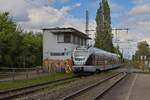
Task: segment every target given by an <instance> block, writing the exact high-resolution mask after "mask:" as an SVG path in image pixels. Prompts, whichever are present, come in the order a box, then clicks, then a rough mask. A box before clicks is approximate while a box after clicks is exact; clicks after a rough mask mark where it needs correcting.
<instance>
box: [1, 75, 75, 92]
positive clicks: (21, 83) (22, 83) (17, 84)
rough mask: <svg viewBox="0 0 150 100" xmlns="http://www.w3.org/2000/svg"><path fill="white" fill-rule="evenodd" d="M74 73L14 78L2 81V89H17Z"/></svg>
mask: <svg viewBox="0 0 150 100" xmlns="http://www.w3.org/2000/svg"><path fill="white" fill-rule="evenodd" d="M71 76H73V74H71V73H70V74H64V73H56V74H53V75H50V74H49V75H44V76H40V77H36V78H32V79H23V80H14V81H7V82H0V91H3V90H8V89H16V88H21V87H26V86H30V85H34V84H39V83H44V82H48V81H54V80H59V79H62V78H66V77H71Z"/></svg>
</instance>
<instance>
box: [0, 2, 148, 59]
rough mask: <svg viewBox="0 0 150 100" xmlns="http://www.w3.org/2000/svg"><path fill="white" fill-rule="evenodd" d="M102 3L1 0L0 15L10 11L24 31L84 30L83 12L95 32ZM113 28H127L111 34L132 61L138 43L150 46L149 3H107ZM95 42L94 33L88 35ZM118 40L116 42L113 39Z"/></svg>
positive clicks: (90, 27)
mask: <svg viewBox="0 0 150 100" xmlns="http://www.w3.org/2000/svg"><path fill="white" fill-rule="evenodd" d="M100 1H101V0H0V12H5V11H9V12H10V15H11V17H12V18H13V21H15V22H16V23H17V24H18V25H19V26H21V27H22V28H23V29H24V30H25V31H40V30H41V29H42V28H45V27H74V28H76V29H78V30H80V31H83V32H84V30H85V11H86V10H88V11H89V18H90V24H89V29H95V27H96V24H95V16H96V11H97V8H98V7H99V3H100ZM108 2H109V5H110V9H111V21H112V28H129V32H128V33H127V31H125V30H122V31H117V34H118V35H117V36H116V34H115V33H116V32H114V31H113V34H114V39H113V41H114V45H116V40H117V39H118V40H119V42H118V45H119V46H120V50H121V51H122V52H123V53H124V56H125V57H129V56H130V57H131V55H132V54H134V53H135V50H136V49H137V48H136V47H137V42H139V41H143V40H147V42H148V43H149V44H150V33H149V32H150V0H108ZM90 34H91V37H92V38H94V32H91V33H90ZM116 37H117V39H116Z"/></svg>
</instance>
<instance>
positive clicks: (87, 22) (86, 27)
mask: <svg viewBox="0 0 150 100" xmlns="http://www.w3.org/2000/svg"><path fill="white" fill-rule="evenodd" d="M88 30H89V12H88V10H86V24H85V33H86V34H87V35H88V36H89V31H88Z"/></svg>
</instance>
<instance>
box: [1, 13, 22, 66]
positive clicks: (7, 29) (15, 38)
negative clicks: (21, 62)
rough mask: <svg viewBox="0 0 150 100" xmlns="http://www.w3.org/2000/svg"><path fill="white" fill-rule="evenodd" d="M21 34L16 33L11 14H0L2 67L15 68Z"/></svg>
mask: <svg viewBox="0 0 150 100" xmlns="http://www.w3.org/2000/svg"><path fill="white" fill-rule="evenodd" d="M19 35H20V33H19V32H17V31H16V24H15V23H14V22H13V21H12V19H11V18H10V16H9V13H8V12H6V13H1V14H0V55H1V59H0V63H1V66H13V65H14V64H15V61H14V59H15V58H16V57H17V48H18V45H17V44H18V43H19V42H20V37H19Z"/></svg>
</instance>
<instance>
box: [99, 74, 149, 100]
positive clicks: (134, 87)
mask: <svg viewBox="0 0 150 100" xmlns="http://www.w3.org/2000/svg"><path fill="white" fill-rule="evenodd" d="M102 100H150V74H132V75H131V76H130V77H128V78H126V79H125V80H123V81H122V82H120V83H119V84H118V85H117V86H116V87H114V88H113V89H112V90H111V91H110V92H109V93H108V94H107V95H105V96H104V97H103V98H102Z"/></svg>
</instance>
